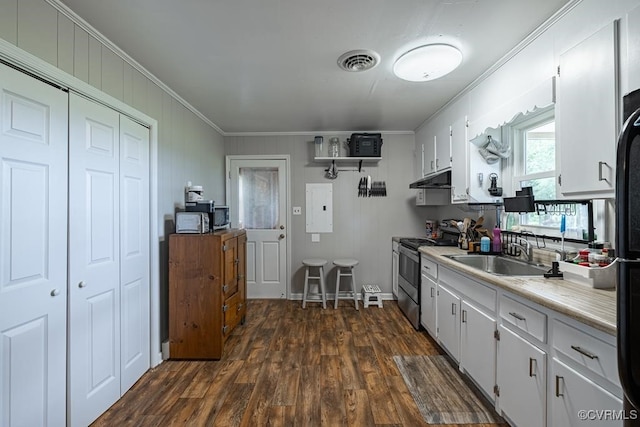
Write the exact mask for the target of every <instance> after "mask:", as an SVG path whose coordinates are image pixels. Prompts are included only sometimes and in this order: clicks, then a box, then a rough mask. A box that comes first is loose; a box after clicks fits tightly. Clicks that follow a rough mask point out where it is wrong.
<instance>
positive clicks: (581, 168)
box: [556, 23, 618, 195]
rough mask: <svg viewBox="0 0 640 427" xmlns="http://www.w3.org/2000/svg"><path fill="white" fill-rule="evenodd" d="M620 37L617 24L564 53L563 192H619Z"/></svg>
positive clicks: (560, 110) (560, 112)
mask: <svg viewBox="0 0 640 427" xmlns="http://www.w3.org/2000/svg"><path fill="white" fill-rule="evenodd" d="M616 40H617V28H616V25H615V23H611V24H609V25H607V26H606V27H604V28H603V29H601V30H600V31H598V32H597V33H595V34H593V35H592V36H591V37H589V38H587V39H586V40H584V41H582V42H581V43H579V44H578V45H577V46H575V47H573V48H571V49H569V50H568V51H567V52H565V53H563V54H562V55H560V75H559V77H558V95H557V104H556V108H557V110H556V112H557V120H556V123H557V126H558V129H557V130H558V138H557V142H558V145H559V147H560V170H559V173H560V174H561V183H560V191H561V192H562V194H565V195H574V194H575V195H580V194H596V195H597V194H600V195H602V194H613V191H614V189H615V165H616V135H617V126H616V123H617V116H616V106H617V102H618V100H617V91H616V87H617V84H616V81H617V75H618V73H617V42H616ZM578 153H579V156H580V161H576V155H577V154H578Z"/></svg>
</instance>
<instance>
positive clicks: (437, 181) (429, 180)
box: [409, 168, 451, 189]
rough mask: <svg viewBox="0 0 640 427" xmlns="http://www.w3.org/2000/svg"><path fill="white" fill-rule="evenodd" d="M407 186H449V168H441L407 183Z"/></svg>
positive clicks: (443, 187)
mask: <svg viewBox="0 0 640 427" xmlns="http://www.w3.org/2000/svg"><path fill="white" fill-rule="evenodd" d="M409 188H441V189H446V188H451V168H446V169H442V170H440V171H438V172H434V173H432V174H429V175H427V176H425V177H423V178H420V179H419V180H417V181H415V182H412V183H411V184H409Z"/></svg>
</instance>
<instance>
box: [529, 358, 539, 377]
mask: <svg viewBox="0 0 640 427" xmlns="http://www.w3.org/2000/svg"><path fill="white" fill-rule="evenodd" d="M534 365H536V366H537V365H538V361H537V360H536V359H534V358H533V357H530V358H529V376H530V377H535V376H536V374H535V372H534V371H535V369H534V367H533V366H534Z"/></svg>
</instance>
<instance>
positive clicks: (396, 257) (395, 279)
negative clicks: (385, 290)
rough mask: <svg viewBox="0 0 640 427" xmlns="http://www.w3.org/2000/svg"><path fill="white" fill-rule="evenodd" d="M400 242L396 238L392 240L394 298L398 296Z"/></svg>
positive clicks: (392, 285)
mask: <svg viewBox="0 0 640 427" xmlns="http://www.w3.org/2000/svg"><path fill="white" fill-rule="evenodd" d="M399 244H400V243H399V242H396V241H395V240H392V241H391V290H392V292H393V296H394V298H396V299H397V298H398V273H399V269H398V263H399V259H400V255H399V254H398V245H399Z"/></svg>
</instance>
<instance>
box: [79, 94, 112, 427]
mask: <svg viewBox="0 0 640 427" xmlns="http://www.w3.org/2000/svg"><path fill="white" fill-rule="evenodd" d="M119 141H120V114H119V113H118V112H116V111H114V110H111V109H110V108H107V107H105V106H103V105H100V104H97V103H95V102H93V101H90V100H87V99H85V98H83V97H81V96H78V95H76V94H74V93H70V94H69V399H68V403H69V406H70V407H69V414H68V415H69V421H70V425H72V426H85V425H89V424H90V423H91V422H92V421H93V420H95V418H96V417H98V416H99V415H100V414H101V413H102V412H104V411H105V410H106V409H107V408H109V407H110V406H111V405H112V404H113V403H114V402H115V401H116V400H118V399H119V398H120V360H121V357H120V356H121V355H120V306H121V305H120V168H119V165H120V142H119Z"/></svg>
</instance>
